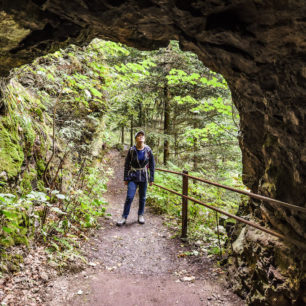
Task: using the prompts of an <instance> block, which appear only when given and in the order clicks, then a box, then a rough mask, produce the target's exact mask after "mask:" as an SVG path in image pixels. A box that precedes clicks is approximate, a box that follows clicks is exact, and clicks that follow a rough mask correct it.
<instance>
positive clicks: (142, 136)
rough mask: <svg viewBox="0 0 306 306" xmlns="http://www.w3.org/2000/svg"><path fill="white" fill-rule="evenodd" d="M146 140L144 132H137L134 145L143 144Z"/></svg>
mask: <svg viewBox="0 0 306 306" xmlns="http://www.w3.org/2000/svg"><path fill="white" fill-rule="evenodd" d="M145 140H146V137H145V133H144V131H139V132H137V133H136V134H135V142H136V144H141V143H144V142H145Z"/></svg>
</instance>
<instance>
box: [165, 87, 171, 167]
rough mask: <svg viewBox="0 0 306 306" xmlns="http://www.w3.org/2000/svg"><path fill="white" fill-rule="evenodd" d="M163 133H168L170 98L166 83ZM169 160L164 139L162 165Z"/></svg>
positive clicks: (166, 142) (167, 144)
mask: <svg viewBox="0 0 306 306" xmlns="http://www.w3.org/2000/svg"><path fill="white" fill-rule="evenodd" d="M164 135H165V136H166V137H167V136H168V135H170V99H169V90H168V86H167V84H165V87H164ZM168 160H169V140H168V139H165V140H164V165H166V164H167V162H168Z"/></svg>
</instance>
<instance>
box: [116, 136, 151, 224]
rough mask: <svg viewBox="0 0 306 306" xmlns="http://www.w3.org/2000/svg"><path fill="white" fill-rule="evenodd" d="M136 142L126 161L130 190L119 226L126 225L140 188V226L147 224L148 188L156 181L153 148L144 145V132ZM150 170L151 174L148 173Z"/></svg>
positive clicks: (125, 171)
mask: <svg viewBox="0 0 306 306" xmlns="http://www.w3.org/2000/svg"><path fill="white" fill-rule="evenodd" d="M135 142H136V145H134V146H132V147H131V148H130V149H129V152H128V155H127V157H126V159H125V164H124V183H125V185H127V186H128V189H127V196H126V200H125V203H124V208H123V214H122V219H121V220H120V221H118V222H117V225H118V226H121V225H123V224H125V223H126V219H127V217H128V215H129V213H130V208H131V204H132V202H133V199H134V196H135V193H136V189H137V187H139V209H138V222H139V223H140V224H144V223H145V220H144V217H143V214H144V208H145V204H146V192H147V186H148V183H149V184H150V186H152V185H153V181H154V170H155V162H154V157H153V153H152V150H151V148H150V147H149V146H147V145H145V143H144V142H145V133H144V131H139V132H137V133H136V134H135ZM148 169H149V170H150V173H148Z"/></svg>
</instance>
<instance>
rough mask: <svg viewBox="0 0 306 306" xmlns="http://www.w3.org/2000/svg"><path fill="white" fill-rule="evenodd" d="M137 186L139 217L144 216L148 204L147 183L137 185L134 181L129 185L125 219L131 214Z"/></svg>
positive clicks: (124, 211) (124, 213)
mask: <svg viewBox="0 0 306 306" xmlns="http://www.w3.org/2000/svg"><path fill="white" fill-rule="evenodd" d="M137 186H139V209H138V216H140V215H143V213H144V208H145V204H146V193H147V186H148V184H147V182H139V183H136V182H134V181H129V183H128V190H127V195H126V200H125V203H124V209H123V214H122V217H123V218H127V217H128V215H129V213H130V208H131V204H132V202H133V199H134V196H135V193H136V189H137Z"/></svg>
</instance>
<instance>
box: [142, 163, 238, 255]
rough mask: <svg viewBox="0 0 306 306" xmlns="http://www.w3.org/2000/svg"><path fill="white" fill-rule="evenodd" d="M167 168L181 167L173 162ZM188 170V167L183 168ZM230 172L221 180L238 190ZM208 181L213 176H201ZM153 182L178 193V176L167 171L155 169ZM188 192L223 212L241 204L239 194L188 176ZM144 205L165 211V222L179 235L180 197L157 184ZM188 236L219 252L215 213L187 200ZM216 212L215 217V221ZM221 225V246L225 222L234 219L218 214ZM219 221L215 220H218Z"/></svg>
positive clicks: (210, 250)
mask: <svg viewBox="0 0 306 306" xmlns="http://www.w3.org/2000/svg"><path fill="white" fill-rule="evenodd" d="M169 168H170V170H172V171H176V172H181V169H180V168H178V167H177V166H175V165H174V164H169ZM187 170H190V169H187ZM189 174H190V175H192V176H195V177H201V176H203V175H202V174H201V173H199V172H191V171H189ZM231 175H233V174H227V176H224V179H223V181H221V182H220V181H219V183H221V184H222V183H223V184H225V185H228V186H231V187H235V188H240V189H242V188H243V186H242V183H241V178H239V177H237V176H236V175H234V176H231ZM205 178H206V179H209V180H214V179H215V178H214V177H208V178H207V177H205ZM155 182H156V184H158V185H162V186H165V187H167V188H169V189H172V190H175V191H177V192H179V193H182V177H181V176H179V175H174V174H170V173H165V172H160V171H157V173H156V178H155ZM188 195H189V196H191V197H193V198H196V199H198V200H200V201H202V202H204V203H206V204H208V205H210V206H213V207H217V208H220V209H222V210H223V211H226V212H229V213H232V214H235V213H236V212H237V210H238V207H239V204H240V203H241V200H242V197H241V196H240V195H237V194H236V193H233V192H230V191H226V190H225V189H221V188H217V187H214V186H211V185H208V184H204V183H200V182H193V180H192V179H189V191H188ZM147 202H148V204H149V205H150V206H151V207H152V208H153V209H154V210H155V211H156V212H158V213H162V214H167V215H168V216H170V217H169V218H168V219H169V221H168V222H167V225H168V226H170V227H171V228H172V229H174V230H175V231H176V235H177V236H179V235H180V233H181V210H182V207H181V203H182V199H181V197H179V196H177V195H175V194H173V193H170V192H168V191H165V190H163V189H161V188H158V187H155V186H154V187H152V188H150V189H149V192H148V197H147ZM188 202H189V204H188V220H189V221H188V237H189V239H190V240H193V241H198V240H200V241H203V242H204V243H209V244H210V248H209V253H211V254H217V253H219V252H220V250H219V245H218V231H217V220H216V212H215V211H213V210H211V209H209V208H206V207H204V206H201V205H198V204H196V203H193V202H191V201H188ZM219 217H220V214H218V217H217V219H218V220H219ZM222 220H225V221H223V222H222V226H220V227H219V229H220V235H219V237H220V240H221V245H224V243H225V241H226V239H227V236H226V235H225V232H224V231H225V230H224V228H225V227H226V223H227V222H228V221H230V222H234V223H235V220H232V219H228V217H226V216H222ZM218 223H219V221H218Z"/></svg>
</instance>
